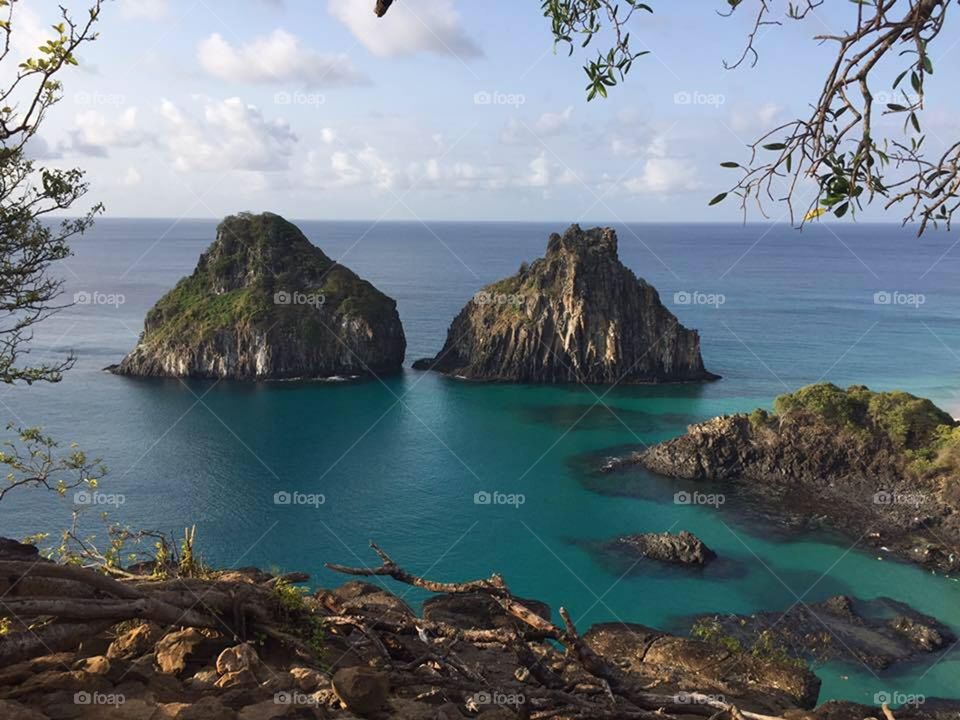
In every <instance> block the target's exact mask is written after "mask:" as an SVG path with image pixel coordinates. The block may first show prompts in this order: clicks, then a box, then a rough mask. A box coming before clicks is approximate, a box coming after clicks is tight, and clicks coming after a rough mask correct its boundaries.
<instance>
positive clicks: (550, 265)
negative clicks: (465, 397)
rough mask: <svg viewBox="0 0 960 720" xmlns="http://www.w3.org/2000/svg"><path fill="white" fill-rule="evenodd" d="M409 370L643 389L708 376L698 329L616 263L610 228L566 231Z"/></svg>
mask: <svg viewBox="0 0 960 720" xmlns="http://www.w3.org/2000/svg"><path fill="white" fill-rule="evenodd" d="M414 367H415V368H417V369H420V370H437V371H439V372H442V373H445V374H448V375H455V376H458V377H463V378H469V379H474V380H493V381H504V382H528V383H574V382H585V383H598V384H612V383H646V382H670V381H698V380H710V379H715V378H716V377H717V376H716V375H713V374H712V373H709V372H707V370H706V369H704V367H703V359H702V358H701V355H700V339H699V336H698V334H697V332H696V331H695V330H688V329H687V328H685V327H683V326H682V325H681V324H680V323H679V322H678V321H677V318H676V317H674V315H673V314H672V313H671V312H670V311H669V310H667V308H665V307H664V306H663V304H662V303H661V302H660V296H659V295H658V293H657V291H656V289H655V288H654V287H653V286H651V285H649V284H648V283H646V282H645V281H643V280H641V279H639V278H637V277H636V276H635V275H634V274H633V272H631V271H630V270H629V269H628V268H627V267H625V266H624V265H623V264H622V263H621V262H620V260H619V258H618V257H617V236H616V233H615V232H614V231H613V230H612V229H610V228H595V229H593V230H586V231H584V230H581V229H580V227H579V226H577V225H573V226H572V227H571V228H570V229H569V230H567V232H566V233H564V235H563V236H560V235H557V234H554V235H552V236H551V237H550V241H549V244H548V245H547V253H546V256H545V257H543V258H540V259H539V260H536V261H535V262H534V263H533V264H532V265H530V266H529V267H527V266H524V267H521V269H520V271H519V272H518V273H517V274H516V275H514V276H512V277H509V278H507V279H505V280H501V281H500V282H497V283H494V284H492V285H488V286H487V287H485V288H484V289H483V290H482V291H481V292H479V293H477V295H475V296H474V298H473V299H472V300H471V301H470V302H469V303H467V305H466V307H464V309H463V310H462V311H461V312H460V314H459V315H457V317H456V318H455V319H454V321H453V324H452V325H451V326H450V330H449V332H448V334H447V341H446V343H445V345H444V347H443V349H442V350H441V351H440V353H439V354H438V355H437V356H436V357H434V358H432V359H426V360H419V361H417V362H416V363H415V364H414Z"/></svg>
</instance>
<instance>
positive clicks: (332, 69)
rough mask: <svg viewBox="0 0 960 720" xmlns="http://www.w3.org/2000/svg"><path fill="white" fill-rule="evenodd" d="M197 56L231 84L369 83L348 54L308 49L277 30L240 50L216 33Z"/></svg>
mask: <svg viewBox="0 0 960 720" xmlns="http://www.w3.org/2000/svg"><path fill="white" fill-rule="evenodd" d="M197 54H198V57H199V60H200V65H201V67H203V69H204V70H206V71H207V73H209V74H210V75H212V76H213V77H215V78H218V79H220V80H226V81H228V82H241V83H294V84H297V85H303V86H306V87H337V86H343V85H356V84H360V83H365V82H366V81H367V80H366V78H365V77H364V76H363V74H362V73H360V72H359V71H358V70H357V69H356V68H355V67H354V66H353V64H352V63H351V62H350V58H349V57H348V56H347V55H344V54H339V55H333V54H327V53H318V52H314V51H312V50H307V49H306V48H304V47H303V46H302V45H301V43H300V39H299V38H298V37H296V36H295V35H291V34H290V33H288V32H287V31H285V30H274V31H273V32H272V33H270V34H269V35H265V36H263V37H258V38H256V39H254V40H252V41H251V42H249V43H247V44H245V45H242V46H240V47H234V46H233V45H231V44H230V43H229V42H228V41H227V40H225V39H224V38H223V36H222V35H220V34H219V33H214V34H213V35H211V36H210V37H208V38H206V39H205V40H203V41H202V42H201V43H200V46H199V48H198V52H197Z"/></svg>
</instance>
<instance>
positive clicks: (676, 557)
mask: <svg viewBox="0 0 960 720" xmlns="http://www.w3.org/2000/svg"><path fill="white" fill-rule="evenodd" d="M615 545H616V547H618V548H621V549H625V550H627V551H628V552H631V553H634V554H637V555H640V556H642V557H645V558H649V559H651V560H659V561H660V562H665V563H673V564H679V565H706V564H707V563H708V562H710V561H711V560H713V559H715V558H716V557H717V555H716V553H715V552H713V550H711V549H710V548H708V547H707V546H706V545H704V544H703V541H702V540H700V538H698V537H697V536H696V535H694V534H693V533H690V532H687V531H686V530H682V531H680V532H679V533H677V534H675V535H674V534H672V533H643V534H640V535H625V536H623V537H620V538H617V540H616V542H615Z"/></svg>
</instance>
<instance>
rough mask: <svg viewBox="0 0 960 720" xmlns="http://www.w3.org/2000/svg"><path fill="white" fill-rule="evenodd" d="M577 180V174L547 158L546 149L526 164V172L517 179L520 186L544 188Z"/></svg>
mask: <svg viewBox="0 0 960 720" xmlns="http://www.w3.org/2000/svg"><path fill="white" fill-rule="evenodd" d="M576 182H579V179H578V178H577V174H576V173H575V172H574V171H573V170H571V169H570V168H568V167H566V166H564V165H562V164H561V163H559V162H551V161H550V160H548V159H547V153H546V151H543V152H541V153H540V154H539V155H538V156H537V157H535V158H534V159H533V160H531V161H530V164H529V165H527V174H526V175H525V176H523V177H521V178H519V179H518V181H517V183H516V184H517V185H519V186H520V187H533V188H546V187H550V186H553V185H572V184H574V183H576Z"/></svg>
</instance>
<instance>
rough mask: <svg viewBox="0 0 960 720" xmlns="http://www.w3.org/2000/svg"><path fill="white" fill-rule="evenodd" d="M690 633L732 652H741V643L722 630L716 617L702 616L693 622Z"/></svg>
mask: <svg viewBox="0 0 960 720" xmlns="http://www.w3.org/2000/svg"><path fill="white" fill-rule="evenodd" d="M690 634H691V635H692V636H693V637H695V638H697V639H698V640H703V641H704V642H706V643H710V644H711V645H716V646H718V647H722V648H724V649H726V650H729V651H730V652H732V653H742V652H743V644H742V643H741V642H740V641H739V640H737V639H736V638H735V637H733V635H730V634H728V633H727V632H725V631H724V629H723V625H721V624H720V621H719V620H717V619H716V618H703V619H702V620H698V621H697V622H696V623H694V625H693V627H692V628H691V629H690Z"/></svg>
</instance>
